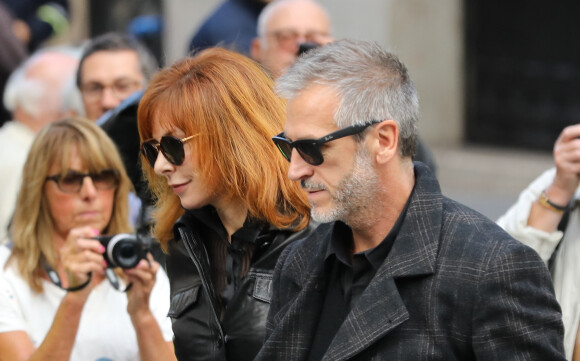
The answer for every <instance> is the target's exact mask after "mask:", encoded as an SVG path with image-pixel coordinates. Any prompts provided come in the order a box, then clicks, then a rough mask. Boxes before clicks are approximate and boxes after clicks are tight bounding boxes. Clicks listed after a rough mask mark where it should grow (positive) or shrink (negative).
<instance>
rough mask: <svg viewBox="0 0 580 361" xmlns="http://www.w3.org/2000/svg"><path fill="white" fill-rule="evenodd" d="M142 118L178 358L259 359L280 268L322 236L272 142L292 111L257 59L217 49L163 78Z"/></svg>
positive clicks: (147, 98) (150, 92)
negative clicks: (297, 244)
mask: <svg viewBox="0 0 580 361" xmlns="http://www.w3.org/2000/svg"><path fill="white" fill-rule="evenodd" d="M138 120H139V133H140V135H141V139H142V153H143V161H142V165H143V171H144V173H145V174H146V178H147V180H148V182H149V185H150V187H151V189H152V192H153V195H154V199H155V200H156V204H155V212H154V219H155V228H154V234H155V236H156V238H157V239H158V240H159V241H160V242H161V244H162V245H163V248H164V249H165V250H166V251H167V273H168V276H169V280H170V284H171V309H170V312H169V315H170V316H171V317H172V319H173V332H174V334H175V341H174V342H175V352H176V355H177V358H178V359H179V360H180V361H185V360H192V361H193V360H214V361H215V360H232V361H250V360H253V359H254V356H255V355H256V353H257V352H258V350H259V349H260V347H261V345H262V342H263V340H264V334H265V323H266V317H267V315H268V309H269V307H270V289H271V281H272V273H273V270H274V266H275V264H276V260H277V259H278V256H279V255H280V253H281V252H282V250H283V249H284V248H285V247H286V246H287V245H289V244H291V243H292V242H293V241H294V240H296V239H298V238H300V237H302V236H304V235H305V234H306V232H309V231H310V227H307V225H308V223H309V219H310V216H309V206H308V202H307V200H306V197H305V195H304V194H303V193H302V191H301V190H300V187H299V185H298V184H297V183H295V182H291V181H289V180H288V179H287V178H286V177H285V174H286V172H287V170H288V164H285V161H284V160H283V159H281V157H279V156H278V154H277V150H276V147H275V146H274V145H273V144H272V143H271V140H270V138H271V136H272V134H277V133H279V132H280V131H281V130H282V124H283V121H284V102H283V101H282V99H280V98H279V97H277V96H276V94H275V93H274V90H273V82H272V80H271V79H270V78H269V77H268V76H267V75H266V73H264V71H263V70H262V69H261V68H260V66H259V65H258V64H256V63H255V62H254V61H252V60H251V59H249V58H247V57H245V56H243V55H241V54H239V53H236V52H233V51H230V50H225V49H220V48H211V49H206V50H204V51H202V52H199V53H197V54H196V55H195V56H193V57H188V58H185V59H183V60H181V61H179V62H177V63H175V64H174V65H173V66H171V67H168V68H166V69H163V70H161V71H160V72H159V73H158V74H157V75H156V76H155V77H154V78H153V79H152V81H151V83H150V84H149V87H148V88H147V90H146V91H145V94H144V95H143V98H142V99H141V103H140V104H139V110H138Z"/></svg>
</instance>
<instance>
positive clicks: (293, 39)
mask: <svg viewBox="0 0 580 361" xmlns="http://www.w3.org/2000/svg"><path fill="white" fill-rule="evenodd" d="M266 36H272V37H274V38H275V39H276V42H277V43H278V44H279V45H280V47H281V48H283V49H285V50H288V51H292V52H295V51H296V50H297V49H298V43H299V41H298V38H299V37H301V36H302V37H303V38H304V40H303V41H300V42H304V43H317V44H318V43H319V42H320V41H321V40H322V39H324V38H326V37H328V34H327V33H323V32H320V31H309V32H307V33H305V34H300V33H298V32H297V31H294V30H291V29H284V30H276V31H270V32H268V33H266Z"/></svg>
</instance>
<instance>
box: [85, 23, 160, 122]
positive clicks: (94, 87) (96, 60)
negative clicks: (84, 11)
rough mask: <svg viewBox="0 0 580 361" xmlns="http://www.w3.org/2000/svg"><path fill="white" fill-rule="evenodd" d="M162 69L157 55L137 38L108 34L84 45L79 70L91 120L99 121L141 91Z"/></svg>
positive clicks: (86, 109) (87, 114) (87, 112)
mask: <svg viewBox="0 0 580 361" xmlns="http://www.w3.org/2000/svg"><path fill="white" fill-rule="evenodd" d="M157 70H158V64H157V60H156V59H155V57H154V56H153V54H152V53H151V52H150V51H149V49H147V47H145V46H144V45H143V44H141V43H140V42H139V41H138V40H136V39H135V38H133V37H131V36H128V35H125V34H121V33H114V32H111V33H107V34H103V35H100V36H97V37H95V38H93V39H90V40H89V41H88V43H87V44H85V45H84V46H83V51H82V55H81V60H80V63H79V67H78V71H77V79H76V82H77V87H78V88H79V90H80V92H81V95H82V99H83V104H84V107H85V113H86V116H87V118H89V119H91V120H93V121H97V120H98V119H99V118H100V117H101V116H102V115H103V114H105V113H106V112H107V111H110V110H112V109H115V108H116V107H117V106H119V104H121V102H122V101H123V100H125V99H127V98H128V97H129V96H131V95H132V94H133V93H135V92H136V91H138V90H141V89H144V88H145V87H146V85H147V81H148V80H149V79H150V78H151V76H152V75H153V74H154V73H155V72H156V71H157Z"/></svg>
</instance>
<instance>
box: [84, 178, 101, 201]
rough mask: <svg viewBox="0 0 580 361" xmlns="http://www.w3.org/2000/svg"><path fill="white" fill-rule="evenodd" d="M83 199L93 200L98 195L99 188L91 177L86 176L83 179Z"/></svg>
mask: <svg viewBox="0 0 580 361" xmlns="http://www.w3.org/2000/svg"><path fill="white" fill-rule="evenodd" d="M80 194H81V197H82V198H84V199H93V198H95V197H96V195H97V188H96V187H95V184H94V183H93V180H92V179H91V177H89V176H86V177H84V178H83V183H82V184H81V190H80Z"/></svg>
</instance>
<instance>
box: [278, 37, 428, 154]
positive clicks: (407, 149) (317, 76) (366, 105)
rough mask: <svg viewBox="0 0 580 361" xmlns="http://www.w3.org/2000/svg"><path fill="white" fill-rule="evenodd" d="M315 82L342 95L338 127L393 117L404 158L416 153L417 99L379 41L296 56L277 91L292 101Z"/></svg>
mask: <svg viewBox="0 0 580 361" xmlns="http://www.w3.org/2000/svg"><path fill="white" fill-rule="evenodd" d="M313 84H319V85H323V86H328V87H331V88H333V89H334V90H336V91H337V92H338V94H339V96H340V97H341V99H340V102H339V105H338V108H337V110H336V113H335V114H334V120H335V123H336V125H337V126H338V127H340V128H344V127H347V126H350V125H355V124H365V123H368V122H369V121H371V120H385V119H392V120H394V121H396V122H397V124H398V126H399V147H400V154H401V155H402V156H413V155H414V153H415V147H416V143H417V122H418V119H419V96H418V94H417V90H416V89H415V86H414V84H413V81H412V80H411V78H410V76H409V74H408V72H407V68H406V67H405V65H404V64H403V63H402V62H401V61H400V60H399V59H398V58H397V57H396V56H395V55H394V54H392V53H390V52H388V51H386V50H384V49H382V48H381V47H380V46H379V45H378V44H376V43H371V42H365V41H360V40H347V39H345V40H339V41H336V42H333V43H330V44H327V45H324V46H321V47H319V48H317V49H314V50H311V51H309V52H308V53H306V54H305V55H304V56H302V57H300V58H298V60H297V61H296V62H295V63H294V64H293V65H292V66H291V67H290V68H289V70H288V71H287V72H286V74H284V75H282V76H281V77H280V79H278V81H277V91H278V94H279V95H280V96H281V97H283V98H285V99H292V98H294V97H296V96H297V95H298V94H299V93H300V92H302V91H303V90H306V89H307V88H308V87H309V86H311V85H313ZM359 139H360V138H359Z"/></svg>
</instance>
